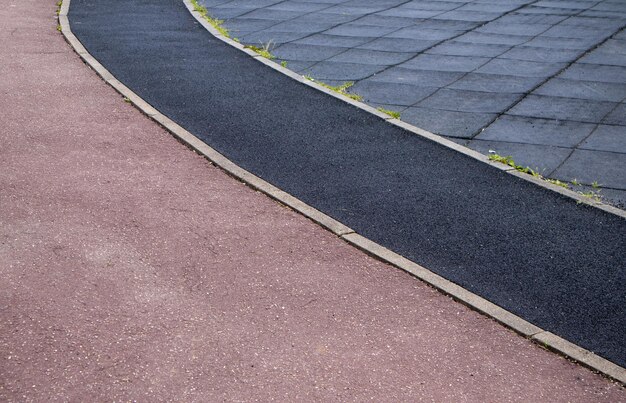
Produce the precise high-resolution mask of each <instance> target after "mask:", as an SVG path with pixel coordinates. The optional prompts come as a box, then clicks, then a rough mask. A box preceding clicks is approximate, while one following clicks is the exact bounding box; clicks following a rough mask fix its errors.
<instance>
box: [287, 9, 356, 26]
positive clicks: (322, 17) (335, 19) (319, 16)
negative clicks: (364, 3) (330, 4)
mask: <svg viewBox="0 0 626 403" xmlns="http://www.w3.org/2000/svg"><path fill="white" fill-rule="evenodd" d="M356 18H357V17H356V16H354V15H349V14H333V13H327V12H326V10H325V9H324V10H320V11H316V12H314V13H309V14H304V15H302V16H301V17H298V20H300V21H303V22H332V23H334V24H344V23H347V22H350V21H354V20H355V19H356Z"/></svg>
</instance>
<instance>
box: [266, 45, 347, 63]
mask: <svg viewBox="0 0 626 403" xmlns="http://www.w3.org/2000/svg"><path fill="white" fill-rule="evenodd" d="M348 49H349V48H340V47H335V46H317V45H307V44H303V43H286V44H284V45H281V46H278V47H276V48H275V49H274V50H272V53H273V54H274V55H276V57H278V58H280V59H285V60H299V61H303V62H308V61H315V62H319V61H322V60H326V59H328V58H329V57H332V56H334V55H336V54H339V53H341V52H345V51H346V50H348Z"/></svg>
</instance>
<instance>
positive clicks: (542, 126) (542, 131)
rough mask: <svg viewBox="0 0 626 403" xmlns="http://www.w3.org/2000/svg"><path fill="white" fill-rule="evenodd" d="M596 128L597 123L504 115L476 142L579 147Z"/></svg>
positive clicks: (480, 135) (478, 137)
mask: <svg viewBox="0 0 626 403" xmlns="http://www.w3.org/2000/svg"><path fill="white" fill-rule="evenodd" d="M595 128H596V125H595V124H593V123H578V122H568V121H563V120H555V119H538V118H527V117H522V116H510V115H503V116H501V117H499V118H498V120H496V121H495V122H493V123H492V124H491V125H489V126H487V127H486V128H485V129H484V130H483V131H482V132H481V133H480V134H479V135H478V136H476V139H477V140H490V141H505V142H509V143H527V144H539V145H547V146H558V147H575V146H576V145H578V144H579V143H580V142H581V141H583V140H584V139H585V138H586V137H587V136H589V135H590V134H591V132H592V131H593V130H594V129H595Z"/></svg>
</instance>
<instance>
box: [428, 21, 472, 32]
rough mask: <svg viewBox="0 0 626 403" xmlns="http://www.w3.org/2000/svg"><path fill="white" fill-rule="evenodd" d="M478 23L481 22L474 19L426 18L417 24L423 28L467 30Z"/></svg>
mask: <svg viewBox="0 0 626 403" xmlns="http://www.w3.org/2000/svg"><path fill="white" fill-rule="evenodd" d="M480 24H481V23H480V22H474V21H460V20H435V19H428V20H425V21H422V22H420V23H419V24H418V26H420V27H422V28H424V29H447V30H451V31H469V30H472V29H474V28H476V27H478V26H480Z"/></svg>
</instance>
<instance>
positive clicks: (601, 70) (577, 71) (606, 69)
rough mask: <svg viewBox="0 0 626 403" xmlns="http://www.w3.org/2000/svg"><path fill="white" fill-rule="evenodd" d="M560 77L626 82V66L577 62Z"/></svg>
mask: <svg viewBox="0 0 626 403" xmlns="http://www.w3.org/2000/svg"><path fill="white" fill-rule="evenodd" d="M559 78H570V79H573V80H584V81H600V82H605V83H626V67H622V66H603V65H599V64H588V63H575V64H573V65H571V66H570V67H569V68H568V69H567V70H565V71H564V72H563V73H562V74H561V75H560V76H559Z"/></svg>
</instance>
